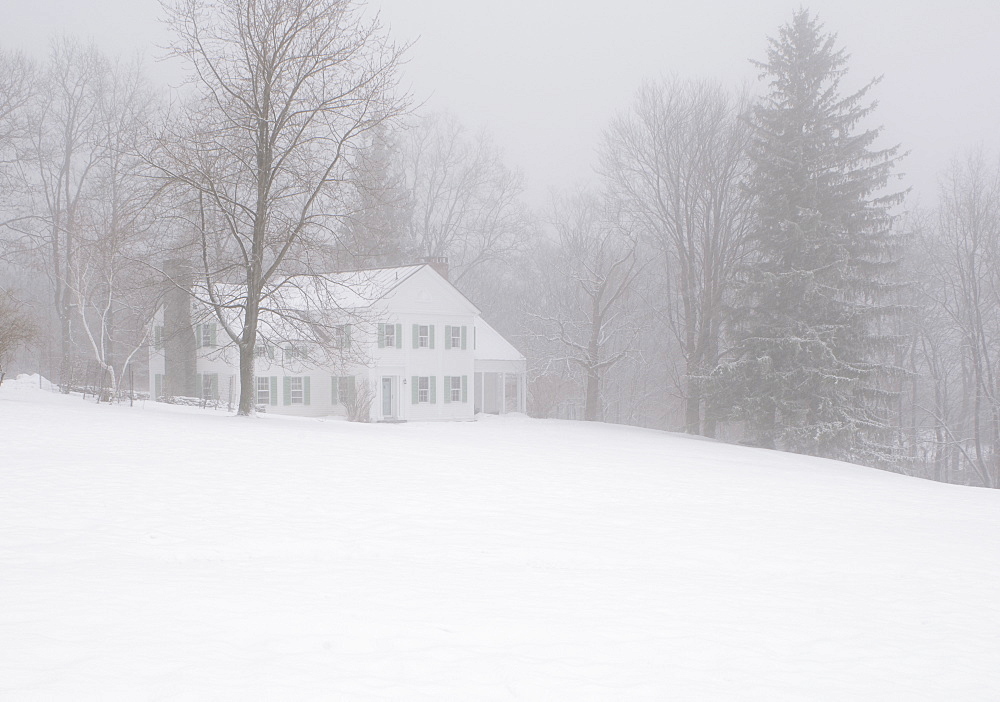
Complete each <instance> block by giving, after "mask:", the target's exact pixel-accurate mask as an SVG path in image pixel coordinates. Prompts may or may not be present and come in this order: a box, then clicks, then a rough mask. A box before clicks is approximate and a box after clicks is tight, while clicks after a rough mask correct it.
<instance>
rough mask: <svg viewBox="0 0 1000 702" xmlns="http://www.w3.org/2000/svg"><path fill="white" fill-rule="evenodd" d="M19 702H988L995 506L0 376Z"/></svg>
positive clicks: (2, 675) (527, 425) (885, 484)
mask: <svg viewBox="0 0 1000 702" xmlns="http://www.w3.org/2000/svg"><path fill="white" fill-rule="evenodd" d="M0 431H2V437H3V443H2V448H0V699H3V700H51V699H66V700H82V699H100V700H187V699H191V700H203V699H204V700H310V699H316V700H573V701H576V700H998V699H1000V491H987V490H981V489H973V488H966V487H957V486H949V485H939V484H935V483H931V482H926V481H921V480H916V479H911V478H905V477H901V476H898V475H892V474H888V473H882V472H878V471H875V470H869V469H866V468H860V467H855V466H850V465H846V464H841V463H834V462H830V461H823V460H817V459H810V458H803V457H801V456H792V455H785V454H780V453H775V452H768V451H762V450H755V449H748V448H742V447H734V446H725V445H720V444H715V443H711V442H707V441H699V440H695V439H688V438H684V437H678V436H673V435H668V434H663V433H658V432H653V431H645V430H640V429H633V428H626V427H616V426H601V425H593V424H583V423H569V422H557V421H542V420H530V419H526V418H524V417H504V418H497V417H490V418H488V419H487V420H485V421H480V422H476V423H465V424H404V425H357V424H348V423H346V422H342V421H334V420H330V421H322V420H316V419H299V418H281V417H275V416H270V417H258V418H255V419H250V420H246V419H237V418H234V417H230V416H228V415H227V414H226V413H224V412H214V411H210V410H199V409H193V408H182V407H170V406H163V405H158V404H155V403H146V404H145V405H144V406H139V405H137V406H136V407H134V408H128V407H118V406H104V405H102V406H97V405H95V404H93V403H92V402H90V401H87V402H84V401H82V400H81V399H80V398H79V397H78V396H73V397H63V396H59V395H55V394H51V393H46V392H42V391H40V390H39V389H38V380H37V378H35V379H33V380H28V381H25V382H13V381H8V382H5V383H4V385H3V386H2V387H0Z"/></svg>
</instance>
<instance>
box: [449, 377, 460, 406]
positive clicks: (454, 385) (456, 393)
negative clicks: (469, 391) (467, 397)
mask: <svg viewBox="0 0 1000 702" xmlns="http://www.w3.org/2000/svg"><path fill="white" fill-rule="evenodd" d="M448 382H449V383H450V384H451V387H449V388H446V390H447V391H448V394H449V396H450V399H451V401H452V402H461V401H462V376H460V375H453V376H451V378H449V379H448Z"/></svg>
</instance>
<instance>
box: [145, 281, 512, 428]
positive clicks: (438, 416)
mask: <svg viewBox="0 0 1000 702" xmlns="http://www.w3.org/2000/svg"><path fill="white" fill-rule="evenodd" d="M230 292H231V293H232V291H230ZM279 295H280V300H279V299H278V297H277V296H279ZM191 299H192V298H191V297H190V296H188V297H187V299H186V300H185V301H183V302H182V301H181V300H179V299H175V300H174V301H173V304H174V305H175V306H176V305H186V306H187V317H186V319H187V322H186V326H185V323H183V322H182V323H180V325H179V324H178V321H177V320H183V319H184V318H185V315H184V314H183V313H178V312H177V311H172V310H170V309H164V310H163V311H161V314H160V315H159V317H158V319H157V322H156V325H157V326H156V329H155V332H154V338H155V339H156V341H157V343H156V344H154V347H153V348H152V349H151V351H150V376H151V378H152V379H153V387H152V388H151V390H152V393H153V395H154V397H156V398H164V397H166V396H169V395H172V394H173V395H176V394H178V393H177V392H176V390H174V392H173V393H171V392H170V389H171V388H192V389H193V392H189V393H187V394H191V395H196V396H198V397H200V398H202V399H203V400H205V401H216V402H220V403H223V404H227V403H230V404H232V405H234V406H235V404H236V403H237V402H238V400H239V378H238V353H237V350H236V348H235V347H234V346H232V345H227V344H225V343H223V342H224V341H227V339H223V338H221V337H222V336H224V335H221V336H220V334H219V331H218V330H217V328H216V326H217V324H216V322H215V321H213V320H212V318H211V317H210V316H209V315H207V314H206V313H205V311H204V310H203V309H202V310H199V308H198V305H197V303H194V304H193V305H192V303H191ZM274 299H276V300H277V301H278V303H279V304H276V305H272V307H279V306H280V307H281V309H283V310H286V311H287V310H295V314H293V315H291V316H292V317H296V318H298V323H297V324H296V323H293V322H290V321H289V319H288V317H289V316H288V315H284V316H283V315H278V314H275V313H268V312H264V313H262V317H261V321H262V329H263V330H264V331H263V332H262V336H261V338H260V339H259V340H258V344H257V346H258V348H257V352H256V358H255V374H256V377H255V393H256V398H255V401H256V403H257V405H258V406H259V407H260V408H261V409H263V410H264V411H267V412H277V413H285V414H297V415H307V416H329V415H334V416H349V417H351V418H355V419H357V418H367V419H369V420H372V421H419V420H471V419H473V418H474V416H475V414H476V413H477V412H489V413H503V412H511V411H520V412H523V411H524V410H525V391H526V383H525V373H526V362H525V358H524V356H523V355H521V354H520V353H519V352H518V351H517V349H515V348H514V347H513V346H512V345H511V344H510V343H509V342H508V341H507V340H506V339H504V338H503V337H502V336H501V335H500V334H499V333H497V332H496V330H494V329H493V328H492V327H491V326H490V325H489V324H487V323H486V322H485V321H484V320H483V319H482V317H481V316H480V313H479V309H478V308H477V307H476V306H475V305H474V304H473V303H472V302H471V301H470V300H469V299H468V298H466V297H465V296H464V295H463V294H462V293H461V292H459V291H458V289H457V288H455V286H453V285H452V284H451V283H450V282H448V280H447V279H446V278H445V277H444V276H442V275H441V273H439V272H438V270H436V269H435V267H433V266H432V265H430V264H418V265H411V266H399V267H394V268H382V269H376V270H366V271H349V272H344V273H337V274H334V275H330V276H325V277H324V278H323V279H317V278H302V279H300V280H293V281H286V284H285V285H284V286H283V287H282V288H281V290H280V291H276V293H275V298H274ZM166 307H169V303H168V304H167V305H165V308H166ZM171 320H172V321H173V326H172V327H171V325H170V324H169V323H168V322H170V321H171ZM303 321H304V322H305V324H306V327H305V329H306V331H308V332H311V333H304V332H303V331H302V329H303V326H302V323H303ZM178 326H181V327H184V328H178ZM296 329H298V331H296ZM178 337H183V339H184V340H185V343H183V344H181V343H178V342H177V341H176V339H177V338H178ZM191 337H193V338H194V341H193V343H190V339H191ZM171 340H173V341H171ZM275 340H278V341H275ZM182 356H183V358H181V357H182ZM188 356H190V357H191V358H187V357H188ZM171 373H173V375H174V376H177V375H179V374H183V373H187V374H189V375H190V376H191V377H190V378H186V379H178V378H177V377H170V375H171Z"/></svg>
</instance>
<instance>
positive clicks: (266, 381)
mask: <svg viewBox="0 0 1000 702" xmlns="http://www.w3.org/2000/svg"><path fill="white" fill-rule="evenodd" d="M255 389H256V391H257V394H256V400H257V404H258V405H269V404H271V378H270V377H268V376H266V375H258V376H257V387H256V388H255Z"/></svg>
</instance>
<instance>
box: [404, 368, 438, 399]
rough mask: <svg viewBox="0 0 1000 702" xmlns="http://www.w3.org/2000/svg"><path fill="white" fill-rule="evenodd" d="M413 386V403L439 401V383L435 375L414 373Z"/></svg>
mask: <svg viewBox="0 0 1000 702" xmlns="http://www.w3.org/2000/svg"><path fill="white" fill-rule="evenodd" d="M410 382H411V385H410V387H411V388H413V394H412V402H413V404H415V405H416V404H418V403H424V402H426V403H429V404H432V405H433V404H435V403H436V402H437V397H435V396H436V395H437V388H436V386H437V383H436V382H435V379H434V376H433V375H431V376H423V377H421V376H417V375H414V376H412V377H411V379H410Z"/></svg>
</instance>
